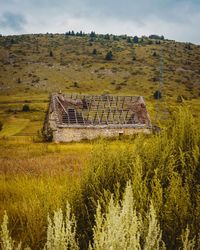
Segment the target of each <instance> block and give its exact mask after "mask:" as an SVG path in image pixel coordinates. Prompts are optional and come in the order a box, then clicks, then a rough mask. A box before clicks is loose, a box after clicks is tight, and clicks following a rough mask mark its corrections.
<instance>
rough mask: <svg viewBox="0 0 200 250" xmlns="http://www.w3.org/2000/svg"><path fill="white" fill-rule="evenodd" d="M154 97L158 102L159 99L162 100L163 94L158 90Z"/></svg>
mask: <svg viewBox="0 0 200 250" xmlns="http://www.w3.org/2000/svg"><path fill="white" fill-rule="evenodd" d="M153 96H154V99H156V100H158V99H161V98H162V94H161V92H160V91H159V90H156V91H155V92H154V94H153Z"/></svg>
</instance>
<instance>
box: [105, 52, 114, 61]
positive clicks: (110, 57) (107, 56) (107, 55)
mask: <svg viewBox="0 0 200 250" xmlns="http://www.w3.org/2000/svg"><path fill="white" fill-rule="evenodd" d="M105 59H106V60H107V61H110V60H112V59H113V54H112V51H109V52H108V53H107V54H106V56H105Z"/></svg>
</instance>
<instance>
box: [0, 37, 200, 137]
mask: <svg viewBox="0 0 200 250" xmlns="http://www.w3.org/2000/svg"><path fill="white" fill-rule="evenodd" d="M109 51H112V55H113V57H112V60H106V59H105V57H106V54H107V53H108V52H109ZM161 58H162V60H163V77H164V85H163V88H162V94H163V96H164V97H165V101H166V102H165V105H166V106H167V108H168V109H170V108H173V107H174V106H177V103H176V101H177V99H178V98H179V97H180V96H182V97H183V98H184V99H185V100H186V102H187V103H188V104H189V105H190V106H192V109H193V110H194V114H197V111H198V112H199V109H198V106H199V99H198V98H199V95H200V60H199V59H200V46H197V45H194V44H190V43H178V42H175V41H170V40H163V38H162V37H160V39H159V37H158V38H157V39H152V38H151V39H150V38H147V37H142V38H140V39H139V40H138V42H137V41H136V43H135V42H134V38H133V37H128V36H113V35H95V34H94V33H93V35H82V36H80V34H79V35H78V36H76V35H73V36H72V35H64V34H32V35H20V36H1V37H0V121H1V122H3V123H4V124H5V126H4V127H7V125H8V126H10V125H9V121H11V120H12V119H19V121H17V122H16V123H15V124H16V126H17V124H19V126H20V127H21V130H19V129H18V128H15V129H14V130H13V132H12V135H14V134H17V135H35V134H36V133H37V131H38V130H39V129H40V128H41V126H42V123H43V119H44V115H45V111H46V108H47V102H48V96H49V93H51V92H54V91H62V92H77V93H92V94H97V93H98V94H105V93H106V94H116V95H142V96H144V97H145V99H146V101H147V104H148V109H149V112H150V114H151V116H152V119H153V121H154V116H155V101H154V99H153V93H154V92H155V91H156V90H157V89H159V79H160V61H161ZM24 104H28V105H29V106H30V108H31V112H30V113H28V114H27V113H26V114H25V113H22V112H20V111H21V110H22V107H23V105H24ZM13 116H14V118H13ZM11 118H12V119H11ZM23 119H26V122H25V124H27V126H26V127H25V126H24V124H23V126H21V125H20V121H22V123H23ZM9 129H10V128H6V130H5V131H4V132H0V135H4V136H6V135H10V132H9ZM7 131H8V133H7ZM14 131H16V133H14Z"/></svg>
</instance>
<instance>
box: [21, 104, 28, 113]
mask: <svg viewBox="0 0 200 250" xmlns="http://www.w3.org/2000/svg"><path fill="white" fill-rule="evenodd" d="M22 111H23V112H29V111H30V107H29V105H27V104H24V105H23V107H22Z"/></svg>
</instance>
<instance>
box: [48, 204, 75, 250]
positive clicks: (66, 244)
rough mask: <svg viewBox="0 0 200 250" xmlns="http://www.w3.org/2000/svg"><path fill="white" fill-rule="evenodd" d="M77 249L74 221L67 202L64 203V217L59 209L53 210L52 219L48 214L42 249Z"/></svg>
mask: <svg viewBox="0 0 200 250" xmlns="http://www.w3.org/2000/svg"><path fill="white" fill-rule="evenodd" d="M52 249H54V250H78V249H79V246H78V243H77V240H76V221H75V217H74V215H72V214H71V208H70V205H69V203H67V205H66V217H65V218H64V215H63V212H62V210H61V209H59V210H57V211H56V212H54V217H53V220H51V218H50V217H49V216H48V228H47V242H46V244H45V247H44V250H52Z"/></svg>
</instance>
